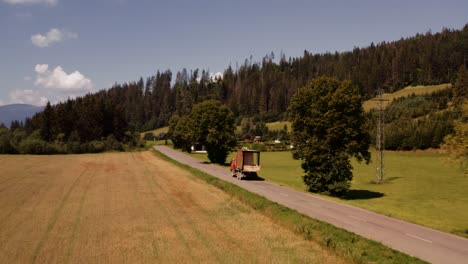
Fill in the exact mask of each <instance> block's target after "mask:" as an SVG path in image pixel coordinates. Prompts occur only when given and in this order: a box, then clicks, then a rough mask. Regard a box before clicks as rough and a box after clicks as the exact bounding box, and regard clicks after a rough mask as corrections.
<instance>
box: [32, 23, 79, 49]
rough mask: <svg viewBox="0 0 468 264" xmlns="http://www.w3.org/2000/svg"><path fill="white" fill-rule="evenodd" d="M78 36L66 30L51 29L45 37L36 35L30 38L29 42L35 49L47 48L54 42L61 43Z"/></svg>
mask: <svg viewBox="0 0 468 264" xmlns="http://www.w3.org/2000/svg"><path fill="white" fill-rule="evenodd" d="M76 38H78V34H76V33H73V32H69V31H66V30H60V29H56V28H52V29H50V30H49V32H47V33H46V34H45V35H42V34H36V35H33V36H31V42H32V44H34V45H35V46H37V47H40V48H45V47H49V46H50V45H51V44H52V43H54V42H62V41H65V40H67V39H76Z"/></svg>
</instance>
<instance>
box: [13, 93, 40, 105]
mask: <svg viewBox="0 0 468 264" xmlns="http://www.w3.org/2000/svg"><path fill="white" fill-rule="evenodd" d="M47 101H48V100H47V98H45V97H44V96H41V95H40V93H39V92H38V91H33V90H29V89H26V90H14V91H13V92H11V93H10V104H32V105H41V106H42V105H46V104H47Z"/></svg>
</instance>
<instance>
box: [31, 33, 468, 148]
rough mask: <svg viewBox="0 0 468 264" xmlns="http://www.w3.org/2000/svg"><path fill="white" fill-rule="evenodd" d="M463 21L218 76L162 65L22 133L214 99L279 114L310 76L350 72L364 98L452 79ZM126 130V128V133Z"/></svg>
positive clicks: (96, 131) (62, 133) (160, 115)
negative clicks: (379, 91)
mask: <svg viewBox="0 0 468 264" xmlns="http://www.w3.org/2000/svg"><path fill="white" fill-rule="evenodd" d="M467 55H468V24H467V25H465V26H464V28H463V29H460V30H450V29H444V30H443V31H442V32H439V33H431V32H427V33H425V34H418V35H416V36H414V37H410V38H406V39H400V40H398V41H391V42H381V43H378V44H374V43H371V44H370V45H369V46H368V47H366V48H354V49H352V50H351V51H348V52H341V53H339V52H335V53H324V54H313V53H311V52H309V51H304V54H303V56H301V57H297V58H286V56H284V55H280V57H279V58H276V55H275V54H273V53H271V54H269V55H267V56H265V57H264V58H263V60H262V61H261V62H253V61H251V60H245V62H244V63H243V64H242V65H240V66H236V67H235V68H233V67H232V65H229V66H228V67H227V68H226V70H225V71H224V74H223V77H222V78H216V79H212V78H211V77H210V73H209V72H208V71H205V70H198V69H196V70H191V71H189V70H186V69H183V70H181V71H179V72H177V73H175V74H173V73H172V72H171V71H169V70H167V71H164V72H159V71H158V72H157V73H156V74H155V75H154V76H150V77H148V78H146V79H143V78H141V79H140V80H138V81H133V82H128V83H124V84H116V85H114V86H113V87H111V88H110V89H107V90H102V91H99V92H97V93H95V94H88V95H86V96H83V97H80V98H77V99H74V100H68V101H66V102H62V103H59V104H57V105H53V106H50V105H49V106H48V107H46V109H45V111H44V112H42V113H41V114H37V115H36V116H34V117H33V118H32V119H30V120H27V121H26V122H25V124H24V130H25V131H26V133H28V134H30V133H32V132H33V131H35V130H38V129H40V130H41V138H42V139H43V140H46V141H48V142H51V141H54V140H58V139H59V140H61V141H63V142H68V141H70V140H73V141H79V142H89V141H93V140H102V139H103V138H107V137H109V136H110V135H112V136H113V137H115V138H116V139H117V140H122V139H124V138H125V137H126V136H125V135H126V132H131V133H133V132H135V131H147V130H151V129H155V128H158V127H162V126H166V125H167V124H168V121H169V119H170V118H171V116H172V115H173V114H178V115H179V116H182V115H184V114H187V113H189V112H190V110H191V108H192V106H193V105H194V104H196V103H199V102H202V101H205V100H208V99H215V100H219V101H221V102H222V103H224V104H225V105H227V106H228V107H229V108H230V109H231V110H232V111H233V112H234V114H235V116H236V117H237V119H236V120H237V123H239V124H240V120H241V119H242V117H255V118H256V119H257V120H262V121H276V120H280V119H285V118H286V111H287V108H288V105H289V100H290V98H291V97H292V95H293V94H294V93H295V92H296V91H297V89H298V88H300V87H303V86H305V85H306V84H307V83H309V82H310V81H311V80H312V79H313V78H316V77H318V76H331V77H334V78H336V79H338V80H351V81H352V82H353V83H355V84H357V85H358V87H359V88H360V91H361V94H362V95H363V98H364V99H367V98H371V97H373V96H374V95H375V92H376V90H377V89H384V90H385V91H386V92H394V91H397V90H399V89H401V88H403V87H405V86H408V85H416V84H417V85H427V84H440V83H449V82H454V80H455V78H456V77H457V71H458V69H459V68H460V66H462V65H466V64H468V56H467ZM127 135H128V133H127Z"/></svg>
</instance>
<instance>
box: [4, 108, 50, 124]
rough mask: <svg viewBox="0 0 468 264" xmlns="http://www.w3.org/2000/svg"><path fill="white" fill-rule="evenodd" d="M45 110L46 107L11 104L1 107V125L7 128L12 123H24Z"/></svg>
mask: <svg viewBox="0 0 468 264" xmlns="http://www.w3.org/2000/svg"><path fill="white" fill-rule="evenodd" d="M42 110H44V106H36V105H29V104H9V105H2V106H0V124H1V123H3V124H4V125H6V126H7V127H9V126H10V124H11V121H14V120H18V121H20V122H21V121H23V122H24V120H26V118H28V117H32V116H33V115H34V114H36V113H37V112H41V111H42Z"/></svg>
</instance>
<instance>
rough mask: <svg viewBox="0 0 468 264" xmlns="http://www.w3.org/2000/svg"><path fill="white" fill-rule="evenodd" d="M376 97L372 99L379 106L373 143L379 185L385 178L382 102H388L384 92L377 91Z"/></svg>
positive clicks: (381, 90)
mask: <svg viewBox="0 0 468 264" xmlns="http://www.w3.org/2000/svg"><path fill="white" fill-rule="evenodd" d="M377 94H378V97H377V98H376V99H373V100H374V101H377V102H378V104H379V116H378V121H377V137H376V142H375V148H376V150H377V159H376V163H377V164H376V165H377V183H381V182H383V180H384V176H385V166H384V150H385V113H384V107H383V102H385V101H389V100H387V99H383V94H384V90H383V89H379V90H377Z"/></svg>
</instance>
